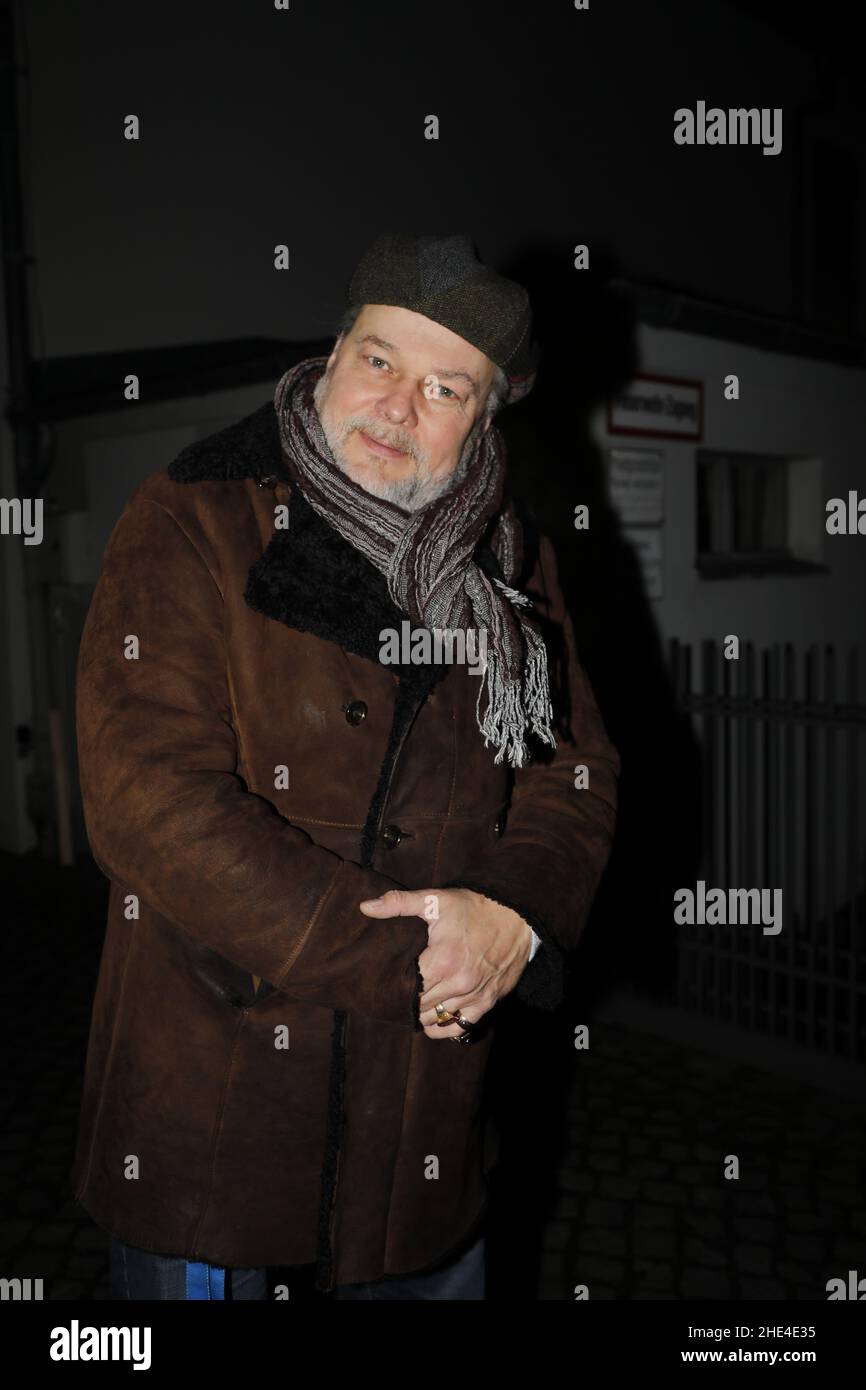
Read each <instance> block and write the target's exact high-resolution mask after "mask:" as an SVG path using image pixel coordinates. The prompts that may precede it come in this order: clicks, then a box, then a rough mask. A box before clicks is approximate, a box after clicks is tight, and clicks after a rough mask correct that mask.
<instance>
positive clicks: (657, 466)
mask: <svg viewBox="0 0 866 1390" xmlns="http://www.w3.org/2000/svg"><path fill="white" fill-rule="evenodd" d="M663 463H664V456H663V454H662V452H661V450H660V449H609V450H608V475H607V476H608V486H609V494H610V504H611V506H612V507H613V509H614V511H615V512H616V514H617V516H618V517H619V519H620V521H621V522H622V524H623V526H658V525H659V524H660V523H661V522H662V521H663V520H664V468H663Z"/></svg>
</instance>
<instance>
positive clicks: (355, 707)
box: [343, 700, 367, 724]
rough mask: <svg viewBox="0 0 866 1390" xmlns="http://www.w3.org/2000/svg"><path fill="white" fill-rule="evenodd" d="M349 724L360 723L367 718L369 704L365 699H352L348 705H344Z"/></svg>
mask: <svg viewBox="0 0 866 1390" xmlns="http://www.w3.org/2000/svg"><path fill="white" fill-rule="evenodd" d="M343 709H344V710H345V712H346V723H347V724H360V723H361V721H362V720H363V719H366V718H367V706H366V705H365V703H364V701H363V700H352V701H350V703H349V704H348V705H344V706H343Z"/></svg>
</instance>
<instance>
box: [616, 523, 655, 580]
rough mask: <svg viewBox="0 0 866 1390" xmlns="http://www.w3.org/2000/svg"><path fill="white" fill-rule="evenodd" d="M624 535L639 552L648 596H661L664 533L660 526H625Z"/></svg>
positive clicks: (638, 555)
mask: <svg viewBox="0 0 866 1390" xmlns="http://www.w3.org/2000/svg"><path fill="white" fill-rule="evenodd" d="M623 535H624V536H625V538H626V540H627V541H628V543H629V545H633V546H634V548H635V551H636V552H637V558H638V564H639V565H640V570H641V574H642V575H643V582H644V587H645V589H646V595H647V598H661V597H662V593H663V585H662V533H661V530H660V528H659V527H657V526H647V527H641V526H636V527H635V528H634V530H626V529H625V528H623Z"/></svg>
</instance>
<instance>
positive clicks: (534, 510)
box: [489, 246, 701, 1298]
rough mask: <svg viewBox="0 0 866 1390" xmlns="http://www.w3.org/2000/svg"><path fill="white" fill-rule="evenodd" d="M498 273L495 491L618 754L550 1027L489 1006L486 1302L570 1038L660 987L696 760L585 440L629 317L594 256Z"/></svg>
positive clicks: (533, 1281) (525, 1217)
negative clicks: (530, 360) (506, 350)
mask: <svg viewBox="0 0 866 1390" xmlns="http://www.w3.org/2000/svg"><path fill="white" fill-rule="evenodd" d="M502 269H503V272H504V273H505V274H506V275H509V276H512V277H513V278H514V279H516V280H518V281H520V282H521V283H522V284H524V285H526V287H527V289H528V290H529V292H530V295H531V297H532V301H533V306H534V313H535V331H536V336H537V338H538V342H539V347H540V351H541V360H540V368H539V374H538V380H537V382H536V385H535V388H534V389H533V390H532V391H531V392H530V393H529V395H528V396H527V397H526V398H525V399H524V400H523V401H522V402H520V403H519V404H518V405H515V406H513V407H509V408H508V409H506V410H504V411H503V412H502V414H501V415H500V416H499V417H498V418H497V425H498V427H499V429H500V430H501V433H502V435H503V438H504V440H505V443H506V447H507V451H508V468H509V478H510V480H511V487H512V490H513V492H514V496H515V500H516V502H517V503H518V505H519V506H520V507H521V508H522V509H523V510H524V511H526V512H528V514H529V517H530V519H531V520H532V521H533V522H534V523H535V524H536V525H537V526H538V527H539V529H540V530H542V531H545V532H546V533H547V534H548V535H549V536H550V537H551V539H552V540H553V542H554V545H555V548H556V554H557V561H558V565H559V573H560V580H561V583H562V588H563V592H564V594H565V598H566V602H567V604H568V607H569V610H570V613H571V615H572V620H573V622H574V628H575V635H576V639H577V645H578V651H579V655H580V659H581V661H582V663H583V666H584V669H585V671H586V673H587V675H588V677H589V680H590V682H591V684H592V687H593V691H594V693H595V697H596V700H597V702H598V706H599V709H600V711H601V714H602V717H603V719H604V722H605V726H606V728H607V731H608V735H609V737H610V738H611V740H612V742H613V743H614V745H615V746H616V748H617V751H618V752H619V755H620V758H621V760H622V772H621V776H620V783H619V812H618V822H617V831H616V838H615V844H614V849H613V852H612V854H611V857H610V860H609V862H608V866H607V869H606V870H605V873H604V875H603V878H602V882H601V884H600V887H599V891H598V893H597V896H596V899H595V902H594V904H593V908H592V911H591V913H590V917H589V920H588V923H587V926H586V929H585V931H584V935H583V937H582V939H581V943H580V947H579V949H578V950H577V951H576V952H574V953H573V955H572V956H571V957H570V959H569V976H568V986H567V999H566V1003H565V1005H564V1006H563V1008H562V1009H561V1010H559V1011H558V1012H557V1014H556V1015H554V1016H550V1015H543V1014H540V1013H539V1012H538V1011H532V1013H531V1015H529V1014H528V1013H527V1011H526V1010H525V1009H523V1008H522V1006H520V1005H515V1004H514V1003H513V1002H512V1001H511V1000H505V1001H503V1004H502V1006H501V1015H502V1026H501V1027H499V1028H498V1030H497V1046H496V1048H495V1051H494V1057H493V1060H492V1063H491V1074H490V1083H491V1084H490V1092H489V1094H490V1100H491V1107H492V1113H493V1117H494V1122H495V1126H496V1128H497V1129H498V1130H499V1133H500V1135H501V1136H502V1141H503V1142H502V1147H501V1157H500V1161H499V1164H498V1165H497V1168H496V1169H495V1171H494V1174H493V1177H492V1183H491V1187H492V1192H491V1197H492V1206H491V1230H490V1245H489V1250H490V1271H491V1280H492V1282H491V1287H490V1296H491V1297H515V1296H524V1297H529V1298H533V1297H536V1296H537V1295H536V1293H535V1292H534V1291H533V1292H530V1290H534V1289H535V1288H536V1287H537V1278H538V1268H537V1262H538V1258H539V1255H538V1251H539V1244H540V1242H539V1241H538V1240H537V1237H538V1236H539V1235H540V1225H541V1223H542V1222H543V1221H544V1220H545V1219H549V1217H550V1214H551V1213H550V1211H549V1210H547V1208H548V1207H549V1206H550V1204H551V1203H552V1202H553V1201H554V1197H555V1194H556V1192H557V1181H556V1176H555V1169H556V1166H557V1163H558V1162H559V1161H560V1159H561V1155H562V1153H563V1151H564V1148H565V1143H564V1130H565V1126H566V1123H567V1114H568V1108H567V1093H568V1091H569V1088H570V1086H571V1084H573V1082H574V1079H575V1078H574V1061H575V1058H576V1056H577V1055H579V1054H576V1053H575V1050H574V1029H575V1027H576V1026H577V1025H578V1024H581V1023H591V1015H592V1007H593V1005H594V1003H596V1002H597V1001H598V1000H599V999H600V998H601V996H603V995H604V994H605V993H607V992H608V991H610V990H611V989H613V988H615V987H617V986H619V985H622V984H624V983H626V982H627V981H631V982H633V983H634V985H635V986H636V988H637V989H638V990H639V991H640V993H641V994H643V995H650V996H652V997H656V998H670V997H672V996H673V993H674V989H675V982H676V939H675V924H674V922H673V893H674V890H675V889H676V888H678V887H682V886H683V885H685V884H688V883H689V882H694V880H695V877H696V875H697V871H698V864H699V862H700V861H699V852H700V816H701V797H700V750H699V747H698V744H697V741H696V739H695V737H694V734H693V731H692V728H691V724H690V722H689V720H688V718H684V717H682V716H681V715H679V714H678V712H677V709H676V706H675V698H674V689H673V685H672V682H671V680H670V678H669V675H668V670H667V661H666V655H665V649H664V646H663V643H662V640H661V637H660V634H659V631H658V629H657V626H656V622H655V617H654V614H653V611H652V608H651V605H650V602H649V600H648V599H647V597H646V595H645V591H644V586H643V581H642V578H641V573H640V569H639V566H638V562H637V558H636V555H635V552H634V550H633V549H632V547H631V546H630V545H629V544H628V543H627V542H626V540H625V539H624V538H623V536H622V532H621V528H620V524H619V521H618V518H617V517H616V515H615V513H614V512H613V511H612V509H611V508H610V506H609V505H608V502H607V496H606V485H605V476H604V460H603V458H602V454H601V451H600V450H599V448H598V447H597V445H596V443H595V441H594V440H593V438H592V436H591V434H590V430H589V424H590V419H591V417H592V414H593V412H594V411H595V409H596V407H597V406H598V405H599V404H600V403H601V402H603V401H604V400H605V399H607V398H608V397H609V396H610V395H611V394H614V393H615V392H616V391H617V390H618V389H619V388H621V387H622V386H623V385H624V384H625V383H626V382H627V381H628V380H629V379H630V378H631V377H632V376H633V375H634V373H635V371H636V370H638V365H639V364H638V360H637V336H636V324H635V319H634V313H633V309H632V307H631V305H630V304H629V303H628V302H627V301H626V299H625V298H624V297H623V295H622V294H621V293H619V292H618V291H617V290H615V289H613V288H612V287H611V286H610V284H609V281H610V280H611V278H612V277H614V276H615V275H617V274H619V273H621V272H620V268H619V267H618V266H617V265H616V264H615V261H614V258H613V257H612V255H611V254H609V253H604V252H599V251H596V252H595V253H594V257H593V269H592V271H584V272H580V273H577V272H574V273H573V274H572V275H571V276H568V275H566V277H565V283H564V282H563V272H562V263H561V249H560V248H557V250H556V253H555V255H554V253H553V252H551V251H549V250H547V249H546V248H545V247H543V246H539V247H535V248H530V249H527V250H526V251H525V253H523V254H521V255H520V256H519V257H518V258H517V259H515V260H514V261H512V262H511V264H510V265H508V266H503V267H502ZM579 503H585V504H587V505H588V507H589V519H590V524H589V530H588V531H585V530H584V531H576V530H575V528H574V508H575V506H576V505H578V504H579ZM578 794H579V793H577V792H576V793H575V795H578ZM542 949H543V948H542ZM590 1045H591V1039H590ZM527 1189H531V1193H530V1192H529V1191H528V1190H527ZM518 1192H519V1194H520V1200H519V1202H515V1201H514V1198H515V1195H516V1194H517V1193H518Z"/></svg>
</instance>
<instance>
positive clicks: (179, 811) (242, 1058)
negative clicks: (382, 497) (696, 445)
mask: <svg viewBox="0 0 866 1390" xmlns="http://www.w3.org/2000/svg"><path fill="white" fill-rule="evenodd" d="M287 500H289V501H290V511H289V526H288V528H287V529H280V528H279V527H278V526H276V527H275V510H274V509H275V507H277V506H278V505H279V504H280V503H282V502H286V501H287ZM278 519H279V518H278ZM525 542H526V564H525V566H524V572H523V574H522V575H521V577H520V580H519V582H518V587H520V588H522V589H523V590H524V591H525V592H527V593H528V594H529V595H530V597H531V598H532V599H533V601H534V604H535V608H534V616H535V617H536V619H537V620H538V621H539V623H540V624H541V627H542V631H543V633H544V635H545V641H546V642H547V646H548V653H549V663H550V675H551V693H552V698H553V702H554V714H555V716H556V718H557V720H558V727H557V729H556V735H557V745H558V746H557V750H556V753H555V755H551V754H550V753H549V752H548V753H547V755H546V756H539V757H538V759H537V760H536V761H535V762H534V763H533V764H532V765H531V766H529V767H527V768H525V769H522V770H520V771H518V772H517V773H516V774H512V773H510V772H509V769H508V768H507V766H506V765H504V764H503V765H500V766H496V765H495V764H494V761H493V758H494V749H493V748H492V747H489V748H485V746H484V740H483V738H482V736H481V734H480V733H479V731H478V727H477V723H476V713H475V702H476V698H477V691H478V677H477V676H473V675H471V674H470V673H469V671H468V670H467V669H466V667H464V666H452V667H447V666H440V667H432V666H431V667H424V666H420V667H419V666H406V667H399V668H397V667H391V666H386V665H382V664H381V663H380V661H379V659H378V653H379V649H380V645H381V641H380V637H379V634H380V631H381V629H383V628H385V627H394V628H396V629H397V630H398V631H399V630H400V623H401V622H402V621H403V620H404V619H405V617H406V615H405V614H403V613H401V612H400V611H399V610H398V609H397V608H395V607H394V605H393V604H392V602H391V600H390V598H389V596H388V594H387V589H386V587H385V581H384V579H383V577H382V576H381V575H380V574H379V573H378V571H376V570H375V569H374V568H373V566H371V565H370V564H369V563H368V561H366V560H365V559H364V557H363V556H361V555H360V553H359V552H357V551H356V550H355V549H354V548H353V547H352V546H351V545H349V544H348V543H347V542H346V541H344V540H343V538H342V537H340V536H339V535H338V534H337V533H336V532H334V531H333V530H332V529H331V528H330V527H328V526H327V525H326V524H325V523H324V522H323V521H322V520H321V519H320V518H319V517H318V516H317V515H316V513H315V512H313V511H312V509H311V508H310V507H309V506H308V505H307V504H306V502H305V501H304V499H303V498H302V497H301V496H300V495H299V494H297V493H292V492H290V490H289V485H288V483H287V475H286V473H285V468H284V465H283V463H282V459H281V454H280V444H279V436H278V433H277V422H276V415H275V412H274V408H273V404H272V402H271V401H267V402H266V403H265V404H264V405H263V406H262V407H261V408H260V409H258V410H256V411H254V412H253V413H252V414H250V415H248V416H246V417H245V418H244V419H243V420H240V421H238V422H237V423H236V424H234V425H232V426H230V427H229V428H227V429H225V430H222V431H220V432H219V433H218V434H215V435H211V436H210V437H209V438H207V439H204V440H201V441H198V442H197V443H195V444H193V445H190V446H188V447H187V448H186V449H185V450H183V451H182V452H181V453H180V454H179V455H178V457H177V458H176V459H175V461H174V462H173V463H172V464H171V466H170V467H169V468H168V469H165V470H162V471H160V472H156V473H153V474H151V476H150V477H148V478H147V479H146V480H145V481H144V482H143V483H142V484H141V486H140V487H139V488H138V489H137V490H136V492H135V493H134V494H133V496H132V497H131V498H130V500H129V502H128V503H127V505H126V507H125V509H124V511H123V513H122V515H121V516H120V518H119V520H118V522H117V524H116V526H115V528H114V530H113V532H112V534H111V537H110V539H109V542H108V545H107V546H106V550H105V554H104V558H103V565H102V571H101V574H100V577H99V580H98V583H97V585H96V589H95V591H94V594H93V598H92V602H91V605H90V609H89V612H88V616H87V621H86V624H85V628H84V633H83V638H82V642H81V648H80V654H79V661H78V671H77V687H76V716H77V728H78V752H79V768H80V784H81V792H82V797H83V805H84V812H85V820H86V825H87V831H88V836H89V839H90V844H91V848H92V851H93V854H94V857H95V859H96V861H97V863H98V865H99V866H100V868H101V870H102V871H103V872H104V873H105V875H106V876H107V877H108V879H109V880H110V896H109V907H108V921H107V928H106V936H105V943H104V948H103V955H102V961H101V966H100V972H99V978H98V984H97V990H96V996H95V1000H94V1004H93V1013H92V1020H91V1030H90V1040H89V1046H88V1052H87V1062H86V1071H85V1077H84V1087H83V1097H82V1105H81V1115H80V1122H79V1133H78V1144H77V1149H76V1153H75V1160H74V1167H73V1171H72V1175H71V1181H72V1187H73V1191H74V1193H75V1196H76V1197H77V1199H78V1200H79V1201H80V1202H81V1203H82V1204H83V1205H84V1207H85V1208H86V1210H87V1211H88V1212H89V1213H90V1215H91V1216H92V1218H93V1219H94V1220H95V1221H97V1222H98V1223H99V1224H100V1225H102V1226H103V1227H105V1228H106V1229H107V1230H109V1231H111V1232H112V1233H114V1234H115V1235H116V1236H118V1237H119V1238H120V1239H122V1240H124V1241H126V1242H128V1243H131V1244H134V1245H137V1246H141V1247H144V1248H146V1249H149V1250H156V1251H159V1252H161V1253H165V1254H175V1255H181V1256H185V1257H186V1258H188V1259H194V1260H205V1261H207V1262H209V1263H211V1264H216V1265H221V1266H225V1267H258V1266H261V1265H302V1264H315V1265H316V1271H317V1286H318V1287H319V1288H320V1289H322V1290H330V1289H332V1288H333V1287H334V1286H335V1285H336V1284H338V1283H351V1282H357V1281H361V1280H374V1279H378V1278H380V1277H381V1276H382V1275H383V1274H403V1273H410V1272H416V1271H421V1270H423V1269H425V1268H428V1267H432V1266H434V1265H435V1264H437V1263H439V1262H441V1261H444V1260H445V1259H446V1258H448V1257H449V1256H450V1255H452V1254H453V1252H455V1251H457V1250H459V1249H462V1248H463V1246H464V1245H465V1244H466V1243H467V1242H468V1241H469V1240H470V1239H471V1238H472V1236H473V1234H474V1233H475V1232H476V1231H477V1230H478V1229H479V1225H480V1223H481V1222H482V1220H483V1217H484V1214H485V1210H486V1207H487V1174H488V1173H489V1171H490V1168H491V1166H492V1164H493V1162H494V1160H495V1157H496V1153H497V1151H498V1148H497V1139H496V1136H495V1134H492V1133H490V1132H489V1129H488V1126H487V1123H486V1117H485V1107H484V1104H483V1100H484V1097H483V1083H484V1076H485V1069H486V1065H487V1061H488V1057H489V1052H490V1048H491V1045H492V1042H493V1038H494V1035H495V1023H496V1009H495V1008H494V1009H493V1010H492V1011H491V1013H490V1014H489V1015H488V1017H487V1020H486V1029H485V1031H483V1032H482V1035H481V1037H480V1038H479V1040H478V1041H477V1042H475V1043H473V1044H472V1045H471V1046H458V1045H455V1044H454V1043H450V1042H447V1041H445V1040H436V1041H433V1040H431V1039H430V1038H428V1037H427V1036H426V1035H425V1033H424V1032H423V1030H422V1029H421V1026H420V1024H419V1022H418V995H419V992H420V987H421V980H420V974H419V971H418V967H417V960H418V956H419V955H420V953H421V952H422V951H423V949H424V947H425V946H426V942H427V928H426V925H425V923H424V922H423V921H421V920H420V919H418V918H398V919H391V920H385V921H379V920H374V919H371V918H368V917H365V916H364V915H363V914H362V913H361V912H360V911H359V909H358V903H359V902H360V901H361V900H362V899H363V898H369V897H375V896H378V895H379V894H380V893H382V892H384V891H385V890H386V889H388V888H391V887H394V886H395V885H400V886H404V887H411V888H428V887H435V886H440V887H444V886H447V885H449V884H451V885H457V884H461V885H463V886H466V887H471V888H475V889H476V891H478V892H483V893H485V894H486V895H487V896H489V897H491V898H493V899H495V900H496V901H499V902H502V903H504V904H507V905H508V906H511V907H513V908H514V909H515V910H517V911H518V912H520V913H521V914H522V915H523V916H524V917H525V918H526V919H527V920H528V921H529V922H530V924H531V925H532V926H533V927H534V929H535V930H536V931H537V932H538V934H539V935H540V936H541V938H542V942H543V944H542V946H541V947H540V949H539V950H538V952H537V954H536V956H535V958H534V959H533V961H532V962H531V963H530V964H529V965H528V966H527V968H526V970H525V971H524V973H523V975H522V976H521V978H520V981H519V983H518V986H517V989H516V991H515V995H516V998H517V999H519V1000H522V1001H523V1003H524V1005H525V1006H526V1008H527V1009H529V1010H530V1011H531V1009H532V1008H534V1007H538V1008H546V1009H551V1008H554V1007H555V1006H556V1005H557V1003H558V1002H559V1000H560V998H561V993H562V971H563V959H564V953H566V952H568V951H570V950H572V949H573V948H574V946H575V945H576V943H577V941H578V938H579V936H580V934H581V931H582V929H583V926H584V923H585V920H586V917H587V914H588V911H589V908H590V905H591V902H592V899H593V897H594V894H595V891H596V888H597V885H598V881H599V879H600V877H601V874H602V871H603V869H604V866H605V863H606V861H607V858H608V855H609V852H610V847H611V842H612V836H613V829H614V823H615V816H616V801H617V776H618V773H619V770H620V764H619V757H618V754H617V752H616V749H615V748H614V747H613V745H612V744H611V743H610V741H609V740H608V738H607V736H606V733H605V729H604V726H603V723H602V720H601V717H600V715H599V712H598V709H597V707H596V704H595V701H594V698H593V694H592V691H591V688H590V686H589V683H588V681H587V679H586V676H585V674H584V672H583V670H582V668H581V666H580V664H579V662H578V658H577V655H576V652H575V649H574V641H573V635H572V631H571V625H570V623H569V621H568V620H567V618H564V610H563V601H562V596H561V593H560V591H559V588H558V584H557V579H556V574H555V566H554V562H553V551H552V547H551V545H550V543H549V541H547V540H546V539H545V538H543V537H542V538H537V540H536V541H535V542H533V541H532V538H531V532H530V531H529V530H527V532H526V536H525ZM476 558H477V559H478V561H479V563H482V564H484V565H485V567H486V568H487V569H488V571H489V572H490V573H497V572H498V571H497V568H496V562H495V559H494V558H493V556H492V554H491V553H490V551H489V550H488V549H487V548H486V547H485V546H483V545H482V546H480V547H479V548H478V550H477V551H476ZM133 638H135V639H137V644H138V646H137V654H136V653H135V650H134V644H133V642H132V640H131V639H133ZM578 763H584V764H586V765H587V767H588V769H589V787H588V789H584V790H576V789H575V786H574V781H575V778H574V769H575V766H576V764H578ZM281 769H285V771H284V772H282V773H281ZM286 783H287V785H286ZM528 1021H531V1012H530V1014H529V1016H528ZM286 1043H287V1044H288V1045H286ZM434 1156H435V1159H436V1160H437V1161H438V1169H437V1166H436V1164H434V1163H433V1162H432V1158H433V1157H434ZM133 1159H135V1160H137V1162H136V1163H133ZM437 1172H438V1175H436V1174H437Z"/></svg>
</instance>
